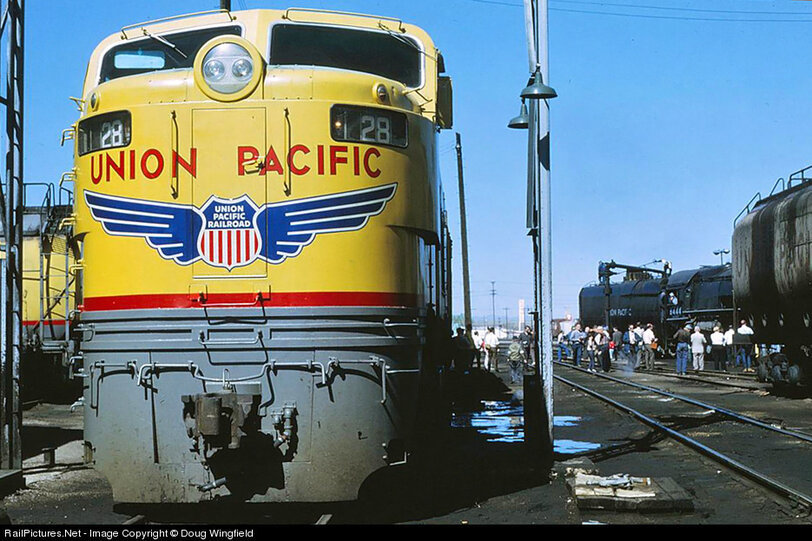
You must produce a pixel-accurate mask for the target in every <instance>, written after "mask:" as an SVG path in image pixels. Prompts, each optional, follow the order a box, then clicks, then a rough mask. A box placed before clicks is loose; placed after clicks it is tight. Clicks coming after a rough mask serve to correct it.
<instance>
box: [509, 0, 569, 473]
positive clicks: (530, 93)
mask: <svg viewBox="0 0 812 541" xmlns="http://www.w3.org/2000/svg"><path fill="white" fill-rule="evenodd" d="M524 11H525V27H526V33H527V49H528V59H529V67H530V73H531V76H530V81H529V82H528V85H527V87H525V88H524V90H522V92H521V94H520V97H521V98H522V103H523V105H524V102H525V101H529V102H530V107H529V114H528V115H527V121H526V123H525V121H524V116H523V114H524V106H523V107H522V114H520V116H519V117H517V118H515V119H512V120H511V121H510V122H509V123H508V127H511V128H524V127H525V126H526V127H527V129H528V138H527V227H528V229H529V233H528V235H529V236H530V238H531V240H532V243H533V286H534V297H535V303H534V304H535V310H534V311H533V315H534V330H535V344H534V345H533V354H534V357H535V359H534V361H535V368H536V370H535V374H532V375H529V376H526V377H525V379H524V397H525V400H524V410H525V443H526V444H527V446H528V449H529V450H530V452H531V453H532V455H533V456H535V457H538V459H539V460H540V461H541V463H542V464H543V465H544V466H545V467H547V466H552V459H553V394H552V393H553V374H552V357H553V349H552V323H553V321H552V320H553V314H552V304H553V303H552V233H551V227H552V216H551V212H550V200H551V197H550V117H549V112H550V110H549V103H548V100H550V99H552V98H555V97H556V96H557V93H556V91H555V90H554V89H553V88H551V87H549V86H547V84H546V82H547V81H548V78H549V77H548V76H549V56H548V47H547V40H548V36H547V13H548V10H547V0H524Z"/></svg>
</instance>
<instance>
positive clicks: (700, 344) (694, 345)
mask: <svg viewBox="0 0 812 541" xmlns="http://www.w3.org/2000/svg"><path fill="white" fill-rule="evenodd" d="M707 343H708V341H707V340H706V339H705V335H704V334H702V331H701V330H699V324H698V323H697V325H696V330H695V331H694V334H692V335H691V353H693V356H694V362H693V367H694V372H699V371H700V370H704V369H705V344H707Z"/></svg>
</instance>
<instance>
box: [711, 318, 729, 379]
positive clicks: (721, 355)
mask: <svg viewBox="0 0 812 541" xmlns="http://www.w3.org/2000/svg"><path fill="white" fill-rule="evenodd" d="M710 340H711V359H713V367H714V368H715V369H716V370H723V371H725V372H727V363H726V362H725V354H726V352H725V335H724V334H722V328H721V327H720V326H719V325H716V326H715V327H714V328H713V334H711V335H710Z"/></svg>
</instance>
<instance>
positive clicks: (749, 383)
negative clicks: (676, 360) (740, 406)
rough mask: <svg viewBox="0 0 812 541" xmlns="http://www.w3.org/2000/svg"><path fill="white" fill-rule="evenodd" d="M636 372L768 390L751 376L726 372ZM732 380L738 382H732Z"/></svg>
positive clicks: (638, 370) (726, 385)
mask: <svg viewBox="0 0 812 541" xmlns="http://www.w3.org/2000/svg"><path fill="white" fill-rule="evenodd" d="M635 372H641V373H644V374H651V375H654V376H661V377H665V378H673V379H681V380H683V381H695V382H697V383H707V384H710V385H717V386H720V387H734V388H736V389H747V390H750V391H763V390H765V389H767V388H768V386H767V385H766V384H764V383H759V382H757V381H755V379H754V378H752V377H749V376H743V377H742V376H730V375H727V374H725V373H724V372H706V371H701V372H699V373H698V374H701V375H698V374H696V373H695V374H687V375H683V374H677V373H676V372H675V371H670V370H662V369H654V370H641V369H639V368H638V369H636V370H635ZM714 377H715V378H720V379H711V378H714ZM730 380H738V381H739V382H738V383H737V382H736V381H730Z"/></svg>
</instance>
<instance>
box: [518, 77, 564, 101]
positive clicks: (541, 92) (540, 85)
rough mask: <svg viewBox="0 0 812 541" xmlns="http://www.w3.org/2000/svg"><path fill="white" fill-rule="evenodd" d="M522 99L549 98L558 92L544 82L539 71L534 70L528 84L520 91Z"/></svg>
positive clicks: (556, 95)
mask: <svg viewBox="0 0 812 541" xmlns="http://www.w3.org/2000/svg"><path fill="white" fill-rule="evenodd" d="M521 97H522V99H525V98H526V99H529V100H549V99H552V98H557V97H558V93H556V91H555V90H554V89H553V88H552V87H549V86H547V85H545V84H544V82H543V81H542V77H541V71H539V70H536V73H534V74H533V77H532V79H531V80H530V84H528V85H527V86H526V87H525V88H524V90H522V93H521Z"/></svg>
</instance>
